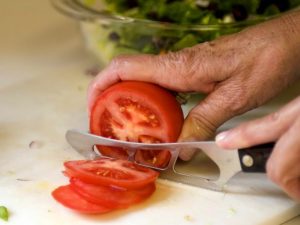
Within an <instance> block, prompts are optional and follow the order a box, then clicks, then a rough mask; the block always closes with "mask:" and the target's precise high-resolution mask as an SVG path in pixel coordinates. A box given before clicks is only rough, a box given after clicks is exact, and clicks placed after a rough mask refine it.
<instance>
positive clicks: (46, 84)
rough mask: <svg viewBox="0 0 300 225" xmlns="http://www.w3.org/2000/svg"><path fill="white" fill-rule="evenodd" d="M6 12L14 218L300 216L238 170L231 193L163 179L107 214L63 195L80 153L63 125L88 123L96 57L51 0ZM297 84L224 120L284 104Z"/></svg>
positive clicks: (3, 130) (2, 140)
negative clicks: (80, 207) (72, 205)
mask: <svg viewBox="0 0 300 225" xmlns="http://www.w3.org/2000/svg"><path fill="white" fill-rule="evenodd" d="M0 15H1V20H0V28H1V30H0V37H1V42H0V103H1V108H0V149H1V150H0V175H1V179H0V193H1V197H0V205H5V206H6V207H7V208H8V209H9V211H10V214H11V216H10V219H9V222H8V223H7V224H17V225H21V224H31V225H43V224H61V225H62V224H99V223H101V224H109V225H114V224H122V225H123V224H124V225H126V224H140V225H143V224H157V225H160V224H172V225H176V224H178V225H179V224H180V225H185V224H197V225H200V224H204V225H208V224H225V225H227V224H230V225H232V224H249V225H252V224H253V225H258V224H266V225H267V224H272V225H276V224H286V225H297V224H300V217H299V216H298V217H297V215H299V212H300V206H299V205H297V204H296V203H294V202H293V201H291V200H290V199H288V198H287V196H285V194H284V193H282V192H281V191H280V190H279V189H278V188H277V187H276V186H275V185H273V184H272V183H271V182H270V181H268V180H267V179H266V177H265V176H263V175H257V176H256V175H255V176H243V175H241V176H239V177H237V178H235V179H233V181H232V182H231V183H230V185H229V186H230V187H231V190H232V192H228V193H219V192H213V191H209V190H204V189H200V188H195V187H189V186H186V185H182V184H176V183H172V182H167V181H163V180H160V181H159V182H158V188H157V189H158V190H157V191H156V193H155V194H154V195H153V196H152V197H151V198H150V199H149V200H148V201H146V202H145V203H142V204H140V205H137V206H134V207H132V208H130V209H127V210H120V211H117V212H114V213H111V214H107V215H103V216H92V217H91V216H83V215H78V214H76V213H73V212H71V211H70V210H68V209H65V208H64V207H62V206H61V205H59V204H58V203H56V202H55V201H54V200H53V199H52V198H51V195H50V193H51V191H52V190H53V189H54V188H55V187H57V186H58V185H62V184H64V183H66V182H67V180H66V178H65V177H64V176H63V175H62V174H61V170H62V169H63V166H62V163H63V162H64V161H65V160H70V159H81V156H80V155H78V154H77V153H76V152H75V151H74V150H72V149H71V147H70V146H69V145H68V144H67V143H66V141H65V138H64V134H65V132H66V130H67V129H69V128H77V129H81V130H87V116H86V88H87V85H88V83H89V81H90V80H91V79H92V77H91V76H90V75H87V73H86V71H87V70H88V69H90V68H92V67H93V66H94V65H95V62H94V61H93V58H92V57H90V56H89V54H88V53H87V52H86V50H85V48H84V46H83V44H82V40H81V36H80V32H79V29H78V27H77V24H76V23H74V21H72V20H71V19H69V18H66V17H64V16H62V15H60V14H59V13H58V12H56V11H55V10H54V9H53V8H52V7H51V4H50V3H49V2H48V1H38V0H28V1H17V0H11V1H2V2H0ZM299 87H300V84H299V83H298V84H295V85H294V86H293V87H291V88H290V89H289V90H287V91H286V92H285V93H283V94H282V95H281V96H279V97H278V98H277V99H275V100H274V101H272V102H271V103H270V104H268V105H267V106H265V107H262V108H259V109H257V110H254V111H252V112H250V113H248V114H246V115H244V116H241V117H237V118H235V119H234V120H231V121H229V122H228V123H226V124H225V125H224V126H223V127H222V128H221V129H225V128H228V127H230V126H234V125H236V124H238V123H240V122H241V121H243V120H245V119H249V118H254V117H258V116H261V115H265V114H266V113H268V112H270V111H273V110H275V109H277V108H279V107H280V106H281V105H283V104H284V103H285V102H287V101H289V100H290V99H292V98H293V97H295V96H297V95H299V94H300V88H299ZM285 221H288V222H286V223H284V222H285ZM1 223H2V222H1V220H0V224H1Z"/></svg>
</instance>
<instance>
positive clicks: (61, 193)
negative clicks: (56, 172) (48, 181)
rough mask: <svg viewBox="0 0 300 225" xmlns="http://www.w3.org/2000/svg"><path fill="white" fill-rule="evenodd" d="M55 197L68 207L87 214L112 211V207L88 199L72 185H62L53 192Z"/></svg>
mask: <svg viewBox="0 0 300 225" xmlns="http://www.w3.org/2000/svg"><path fill="white" fill-rule="evenodd" d="M52 196H53V198H54V199H55V200H56V201H58V202H59V203H61V204H62V205H64V206H65V207H67V208H70V209H73V210H75V211H77V212H81V213H86V214H102V213H107V212H109V211H112V209H111V208H108V207H105V206H102V205H97V204H94V203H91V202H89V201H87V200H86V199H85V198H83V197H82V196H81V195H79V194H77V193H76V192H75V191H74V190H73V189H72V188H71V186H70V185H66V186H60V187H58V188H57V189H55V190H54V191H53V192H52Z"/></svg>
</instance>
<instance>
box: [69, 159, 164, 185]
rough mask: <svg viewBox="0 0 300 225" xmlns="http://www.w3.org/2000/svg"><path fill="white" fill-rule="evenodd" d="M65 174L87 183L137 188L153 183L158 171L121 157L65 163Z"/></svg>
mask: <svg viewBox="0 0 300 225" xmlns="http://www.w3.org/2000/svg"><path fill="white" fill-rule="evenodd" d="M64 166H65V168H66V172H65V174H66V175H67V176H70V177H75V178H78V179H80V180H82V181H84V182H86V183H89V184H95V185H103V186H116V187H122V188H126V189H136V188H140V187H143V186H146V185H147V184H150V183H153V182H154V181H155V180H156V178H157V177H158V172H156V171H154V170H152V169H149V168H146V167H143V166H139V165H136V164H135V163H132V162H129V161H126V160H121V159H107V158H103V159H97V160H75V161H68V162H65V163H64Z"/></svg>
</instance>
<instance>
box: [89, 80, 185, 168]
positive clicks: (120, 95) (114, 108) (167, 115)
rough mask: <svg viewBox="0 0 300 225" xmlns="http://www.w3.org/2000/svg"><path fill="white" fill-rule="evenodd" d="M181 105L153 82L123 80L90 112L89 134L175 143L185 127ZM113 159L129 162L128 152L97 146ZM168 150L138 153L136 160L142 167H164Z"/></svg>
mask: <svg viewBox="0 0 300 225" xmlns="http://www.w3.org/2000/svg"><path fill="white" fill-rule="evenodd" d="M183 119H184V118H183V113H182V110H181V107H180V104H179V103H178V102H177V101H176V99H175V97H174V96H173V95H172V94H171V93H170V92H168V91H167V90H165V89H163V88H161V87H159V86H157V85H154V84H150V83H145V82H139V81H123V82H120V83H117V84H115V85H113V86H111V87H109V88H108V89H106V90H105V91H104V92H103V93H102V94H101V95H100V96H99V97H98V99H97V100H96V103H95V105H94V106H93V108H92V111H91V117H90V132H91V133H93V134H95V135H99V136H104V137H108V138H112V139H118V140H123V141H131V142H146V143H161V142H174V141H177V138H178V136H179V134H180V131H181V127H182V124H183ZM97 148H98V149H99V151H100V152H101V153H102V154H103V155H105V156H109V157H112V158H121V159H127V158H128V154H127V151H126V149H123V148H115V147H107V146H97ZM170 156H171V155H170V152H168V151H167V150H160V151H157V150H153V151H149V150H138V151H137V154H136V155H135V160H136V161H137V162H140V163H142V164H148V165H152V166H156V167H165V166H166V165H167V163H168V161H169V159H170Z"/></svg>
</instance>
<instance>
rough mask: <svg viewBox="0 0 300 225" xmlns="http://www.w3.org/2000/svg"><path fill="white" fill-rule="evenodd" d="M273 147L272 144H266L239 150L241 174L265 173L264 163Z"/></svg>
mask: <svg viewBox="0 0 300 225" xmlns="http://www.w3.org/2000/svg"><path fill="white" fill-rule="evenodd" d="M274 145H275V144H274V143H267V144H263V145H257V146H253V147H249V148H244V149H239V150H238V152H239V159H240V162H241V167H242V170H243V172H248V173H265V172H266V162H267V160H268V158H269V156H270V155H271V153H272V150H273V148H274Z"/></svg>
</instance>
